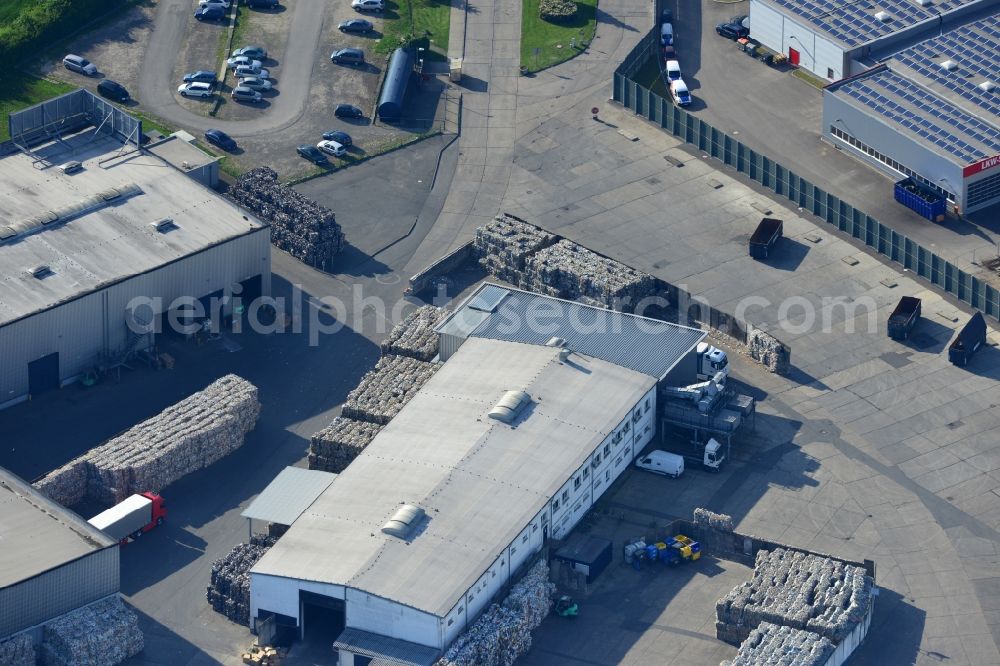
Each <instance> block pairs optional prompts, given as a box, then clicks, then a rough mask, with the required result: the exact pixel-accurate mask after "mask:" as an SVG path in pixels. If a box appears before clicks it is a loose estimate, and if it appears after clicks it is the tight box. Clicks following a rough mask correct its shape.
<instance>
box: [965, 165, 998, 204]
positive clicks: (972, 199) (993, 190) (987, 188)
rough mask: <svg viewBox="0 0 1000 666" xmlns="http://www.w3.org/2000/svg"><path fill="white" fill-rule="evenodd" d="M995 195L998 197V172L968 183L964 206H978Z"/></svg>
mask: <svg viewBox="0 0 1000 666" xmlns="http://www.w3.org/2000/svg"><path fill="white" fill-rule="evenodd" d="M997 197H1000V173H998V174H996V175H994V176H989V177H988V178H983V179H982V180H980V181H978V182H976V183H972V184H970V185H969V198H968V201H966V202H965V207H966V208H971V207H972V206H979V205H982V204H984V203H986V202H987V201H992V200H993V199H996V198H997Z"/></svg>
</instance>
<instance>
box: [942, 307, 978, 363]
mask: <svg viewBox="0 0 1000 666" xmlns="http://www.w3.org/2000/svg"><path fill="white" fill-rule="evenodd" d="M985 343H986V320H985V319H983V313H982V312H977V313H976V314H974V315H972V319H970V320H969V323H967V324H966V325H965V326H963V327H962V330H961V331H959V332H958V336H957V337H956V338H955V339H954V340H953V341H952V343H951V344H950V345H949V346H948V360H949V361H951V362H952V363H954V364H955V365H968V363H969V359H971V358H972V355H973V354H975V353H976V351H977V350H978V349H979V348H980V347H982V346H983V345H984V344H985Z"/></svg>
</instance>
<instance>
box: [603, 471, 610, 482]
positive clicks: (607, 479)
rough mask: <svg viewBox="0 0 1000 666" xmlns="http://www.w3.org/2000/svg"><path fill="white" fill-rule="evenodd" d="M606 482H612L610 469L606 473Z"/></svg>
mask: <svg viewBox="0 0 1000 666" xmlns="http://www.w3.org/2000/svg"><path fill="white" fill-rule="evenodd" d="M604 480H605V481H610V480H611V470H610V469H609V470H608V471H607V472H605V473H604Z"/></svg>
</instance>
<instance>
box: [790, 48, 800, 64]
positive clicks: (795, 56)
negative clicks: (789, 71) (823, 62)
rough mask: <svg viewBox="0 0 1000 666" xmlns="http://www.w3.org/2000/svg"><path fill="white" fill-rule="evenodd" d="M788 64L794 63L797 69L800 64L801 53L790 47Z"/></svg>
mask: <svg viewBox="0 0 1000 666" xmlns="http://www.w3.org/2000/svg"><path fill="white" fill-rule="evenodd" d="M788 62H790V63H792V64H793V65H795V66H796V67H797V66H798V64H799V52H798V51H796V50H795V49H793V48H791V47H788Z"/></svg>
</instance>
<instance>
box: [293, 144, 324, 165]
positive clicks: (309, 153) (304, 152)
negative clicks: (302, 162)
mask: <svg viewBox="0 0 1000 666" xmlns="http://www.w3.org/2000/svg"><path fill="white" fill-rule="evenodd" d="M295 152H297V153H298V154H299V155H301V156H302V157H304V158H306V159H307V160H309V161H310V162H312V163H313V164H326V163H327V162H329V160H328V159H326V155H324V154H323V151H321V150H320V149H319V148H317V147H316V146H310V145H308V144H303V145H301V146H299V147H298V148H296V149H295Z"/></svg>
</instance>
